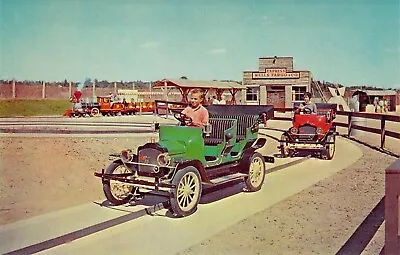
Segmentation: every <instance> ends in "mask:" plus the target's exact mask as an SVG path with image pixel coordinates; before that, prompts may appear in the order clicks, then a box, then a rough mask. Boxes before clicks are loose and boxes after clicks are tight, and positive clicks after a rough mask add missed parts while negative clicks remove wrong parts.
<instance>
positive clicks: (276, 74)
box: [252, 68, 300, 79]
mask: <svg viewBox="0 0 400 255" xmlns="http://www.w3.org/2000/svg"><path fill="white" fill-rule="evenodd" d="M252 78H253V79H299V78H300V73H299V72H286V69H284V68H274V69H265V72H254V73H252Z"/></svg>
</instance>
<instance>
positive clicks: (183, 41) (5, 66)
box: [0, 0, 400, 88]
mask: <svg viewBox="0 0 400 255" xmlns="http://www.w3.org/2000/svg"><path fill="white" fill-rule="evenodd" d="M399 2H400V1H399V0H385V1H378V0H376V1H364V0H353V1H352V0H336V1H329V0H327V1H323V0H320V1H317V0H308V1H307V0H304V1H301V0H298V1H296V0H292V1H289V0H281V1H269V0H257V1H252V0H248V1H246V0H243V1H239V0H238V1H235V0H231V1H207V0H206V1H191V0H186V1H184V0H182V1H179V0H172V1H161V0H159V1H156V0H149V1H146V0H138V1H134V0H132V1H129V0H117V1H106V0H97V1H96V0H81V1H78V0H0V39H1V41H0V43H1V44H0V79H12V78H15V79H17V80H25V79H27V80H48V81H61V80H64V79H67V80H74V81H79V80H82V79H83V78H84V77H90V78H91V79H95V78H96V79H99V80H103V79H106V80H109V81H115V80H117V81H120V80H123V81H132V80H145V81H153V80H157V79H162V78H179V77H180V76H187V77H188V78H189V79H193V80H213V79H217V80H222V79H233V80H241V79H242V74H243V71H244V70H257V69H258V58H259V57H269V56H275V55H276V56H293V57H294V61H295V62H294V67H295V69H296V70H310V71H311V72H312V73H313V76H314V78H315V79H319V80H326V81H331V82H339V83H341V84H343V85H345V86H351V85H371V86H379V87H386V88H389V87H392V88H393V87H398V88H400V3H399Z"/></svg>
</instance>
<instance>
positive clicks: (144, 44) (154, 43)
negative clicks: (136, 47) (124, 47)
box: [140, 41, 160, 49]
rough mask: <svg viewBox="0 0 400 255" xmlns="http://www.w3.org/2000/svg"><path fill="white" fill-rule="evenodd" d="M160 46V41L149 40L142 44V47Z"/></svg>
mask: <svg viewBox="0 0 400 255" xmlns="http://www.w3.org/2000/svg"><path fill="white" fill-rule="evenodd" d="M159 46H160V42H155V41H148V42H145V43H142V44H141V45H140V48H144V49H153V48H157V47H159Z"/></svg>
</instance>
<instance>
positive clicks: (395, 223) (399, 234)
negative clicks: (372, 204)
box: [384, 159, 400, 255]
mask: <svg viewBox="0 0 400 255" xmlns="http://www.w3.org/2000/svg"><path fill="white" fill-rule="evenodd" d="M384 250H385V254H387V255H389V254H399V252H400V159H398V160H396V161H395V162H394V163H393V164H392V165H390V166H389V167H388V168H387V169H386V171H385V249H384Z"/></svg>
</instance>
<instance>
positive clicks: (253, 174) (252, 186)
mask: <svg viewBox="0 0 400 255" xmlns="http://www.w3.org/2000/svg"><path fill="white" fill-rule="evenodd" d="M264 179H265V161H264V157H263V156H262V155H261V154H260V153H258V152H256V153H254V154H253V155H252V156H251V161H250V165H249V175H248V176H247V177H246V178H245V185H246V190H247V191H251V192H254V191H258V190H260V189H261V186H262V185H263V183H264Z"/></svg>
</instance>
